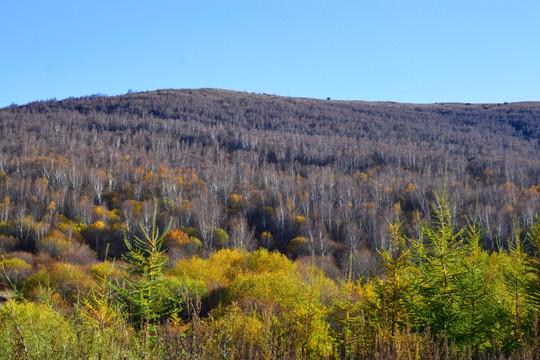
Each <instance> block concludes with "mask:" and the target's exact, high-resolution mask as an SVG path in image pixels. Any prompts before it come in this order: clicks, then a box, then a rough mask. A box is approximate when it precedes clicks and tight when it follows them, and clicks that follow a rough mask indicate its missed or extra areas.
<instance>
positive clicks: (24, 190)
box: [0, 89, 540, 360]
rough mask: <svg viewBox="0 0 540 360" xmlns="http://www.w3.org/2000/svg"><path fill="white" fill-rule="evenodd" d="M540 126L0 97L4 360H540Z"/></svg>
mask: <svg viewBox="0 0 540 360" xmlns="http://www.w3.org/2000/svg"><path fill="white" fill-rule="evenodd" d="M539 129H540V103H511V104H399V103H384V102H360V101H334V100H315V99H303V98H286V97H278V96H272V95H264V94H263V95H258V94H247V93H237V92H232V91H225V90H215V89H200V90H162V91H155V92H148V93H137V94H129V95H124V96H117V97H104V96H92V97H85V98H78V99H67V100H63V101H47V102H35V103H31V104H28V105H24V106H11V107H8V108H4V109H0V256H1V258H0V269H1V273H0V328H1V329H2V331H3V333H4V335H5V336H2V337H0V358H2V359H21V358H26V359H49V358H50V359H75V358H77V359H79V358H84V359H103V358H107V359H125V358H126V357H127V358H130V359H156V360H157V359H201V358H202V359H223V358H227V359H274V358H280V359H409V358H416V359H442V358H444V359H456V360H457V359H484V358H485V359H488V358H490V359H491V358H497V359H538V358H539V356H540V353H539V351H540V349H539V347H538V344H539V343H540V335H539V332H538V312H539V311H540V216H539V215H538V214H540V194H539V185H540V158H539V156H538V155H539V154H540V151H539V150H540V149H539V147H540V142H539V141H540V134H539V131H540V130H539ZM269 250H270V251H269Z"/></svg>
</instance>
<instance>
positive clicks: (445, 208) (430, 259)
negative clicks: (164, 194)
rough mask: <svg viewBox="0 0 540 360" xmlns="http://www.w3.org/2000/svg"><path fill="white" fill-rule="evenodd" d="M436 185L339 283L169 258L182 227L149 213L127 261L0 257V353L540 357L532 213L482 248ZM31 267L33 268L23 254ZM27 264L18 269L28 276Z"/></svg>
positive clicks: (272, 259) (229, 262) (245, 259)
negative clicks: (411, 220)
mask: <svg viewBox="0 0 540 360" xmlns="http://www.w3.org/2000/svg"><path fill="white" fill-rule="evenodd" d="M452 207H453V204H452V202H451V199H450V198H449V197H448V194H447V193H446V191H445V190H444V188H443V189H442V190H441V191H440V192H439V193H438V194H437V195H436V197H435V203H434V204H433V219H432V220H433V221H432V223H431V225H430V224H423V225H422V226H420V228H419V229H418V231H419V232H418V236H417V237H414V238H409V237H407V236H405V235H404V232H403V228H402V222H400V220H399V218H395V220H394V221H393V222H390V223H389V225H388V234H389V237H390V239H391V242H390V244H389V248H388V250H380V251H379V255H380V257H381V259H382V267H383V269H384V271H383V272H382V274H381V276H378V277H372V278H369V279H362V280H357V281H354V280H352V277H351V274H349V276H347V277H345V278H343V279H338V280H333V279H331V278H329V277H327V276H326V275H325V274H324V272H323V271H321V270H320V269H318V268H316V267H314V266H313V263H314V258H312V261H311V263H306V262H299V261H296V262H292V261H291V260H288V259H287V258H286V257H285V256H284V255H283V254H280V253H278V252H272V253H270V252H268V251H267V250H266V249H260V250H257V251H254V252H246V251H245V250H238V249H222V250H219V251H217V252H215V253H213V254H212V255H211V256H210V257H208V258H206V259H205V258H200V257H198V256H195V257H191V258H182V259H180V260H178V261H176V262H171V261H170V259H169V258H168V257H167V255H166V253H165V252H164V251H163V248H162V245H163V244H164V243H165V242H167V241H170V240H171V238H172V239H177V237H178V235H179V234H178V232H176V233H174V232H173V233H171V232H169V231H167V228H165V230H164V231H162V232H159V229H156V223H155V220H154V219H155V218H154V216H152V225H151V227H150V228H149V231H146V230H145V231H143V233H144V236H143V237H141V238H139V237H136V238H135V239H134V241H133V243H130V240H129V239H128V238H127V237H126V238H125V242H126V247H127V248H128V250H127V252H126V254H125V256H124V257H123V260H122V261H120V260H116V261H106V262H100V263H95V264H91V265H86V266H84V265H73V264H68V263H65V262H55V261H50V259H49V260H47V259H48V258H47V257H45V256H43V255H36V256H34V257H33V259H32V258H31V257H29V256H27V257H23V256H21V254H12V255H11V256H10V257H8V258H3V260H2V261H1V262H0V265H1V267H2V269H3V271H4V275H3V276H2V280H3V281H4V283H5V284H6V285H8V287H9V288H11V289H12V290H13V295H14V297H16V301H14V300H15V299H13V300H11V301H9V302H7V303H5V304H4V306H3V307H1V308H0V329H1V331H2V334H3V336H2V337H0V356H1V357H2V358H3V359H21V358H26V359H43V358H54V359H102V358H107V359H125V358H130V359H201V358H203V359H223V358H227V359H275V358H282V359H411V358H414V359H537V358H538V356H540V347H539V342H540V334H539V333H538V310H539V309H540V287H539V284H540V257H539V255H540V252H539V249H540V218H537V219H536V220H535V222H534V224H533V225H532V226H531V228H530V230H529V232H528V233H527V235H526V236H525V239H524V241H521V240H520V239H518V238H517V239H515V242H514V243H513V245H512V246H511V248H510V249H509V250H506V251H502V252H499V253H496V252H488V251H486V250H485V249H484V248H483V247H482V246H481V245H480V243H479V241H480V238H481V235H482V230H481V229H480V228H479V227H478V226H477V224H476V223H475V222H474V221H471V222H469V223H468V225H466V226H464V227H457V226H456V224H455V222H454V220H453V218H452ZM30 262H31V263H30ZM25 271H26V272H25Z"/></svg>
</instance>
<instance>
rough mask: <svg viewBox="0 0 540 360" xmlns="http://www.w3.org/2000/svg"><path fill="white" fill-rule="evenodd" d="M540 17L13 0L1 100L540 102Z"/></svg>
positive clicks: (425, 8) (515, 9)
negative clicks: (215, 95) (184, 93)
mask: <svg viewBox="0 0 540 360" xmlns="http://www.w3.org/2000/svg"><path fill="white" fill-rule="evenodd" d="M539 18H540V1H537V0H536V1H520V0H516V1H508V0H507V1H498V0H490V1H475V0H468V1H461V0H454V1H446V0H445V1H443V0H440V1H439V0H431V1H414V0H411V1H403V0H401V1H384V0H370V1H364V0H356V1H340V0H332V1H330V0H327V1H317V0H311V1H307V0H283V1H281V0H275V1H270V0H266V1H265V0H246V1H236V0H222V1H206V0H192V1H161V0H153V1H136V0H131V1H100V0H98V1H84V2H82V1H73V0H70V1H54V0H51V1H42V0H39V1H25V0H4V1H2V4H1V6H0V39H1V44H2V49H3V50H2V53H1V54H0V107H3V106H8V105H10V104H12V103H16V104H19V105H20V104H24V103H27V102H30V101H34V100H43V99H51V98H56V99H59V100H60V99H63V98H66V97H70V96H83V95H90V94H95V93H103V94H108V95H118V94H124V93H126V92H127V91H128V90H129V89H132V90H135V91H147V90H155V89H162V88H201V87H214V88H223V89H231V90H239V91H248V92H256V93H269V94H277V95H284V96H302V97H313V98H326V97H331V98H332V99H343V100H345V99H348V100H380V101H399V102H415V103H432V102H454V101H456V102H504V101H509V102H510V101H528V100H540V20H539Z"/></svg>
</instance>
